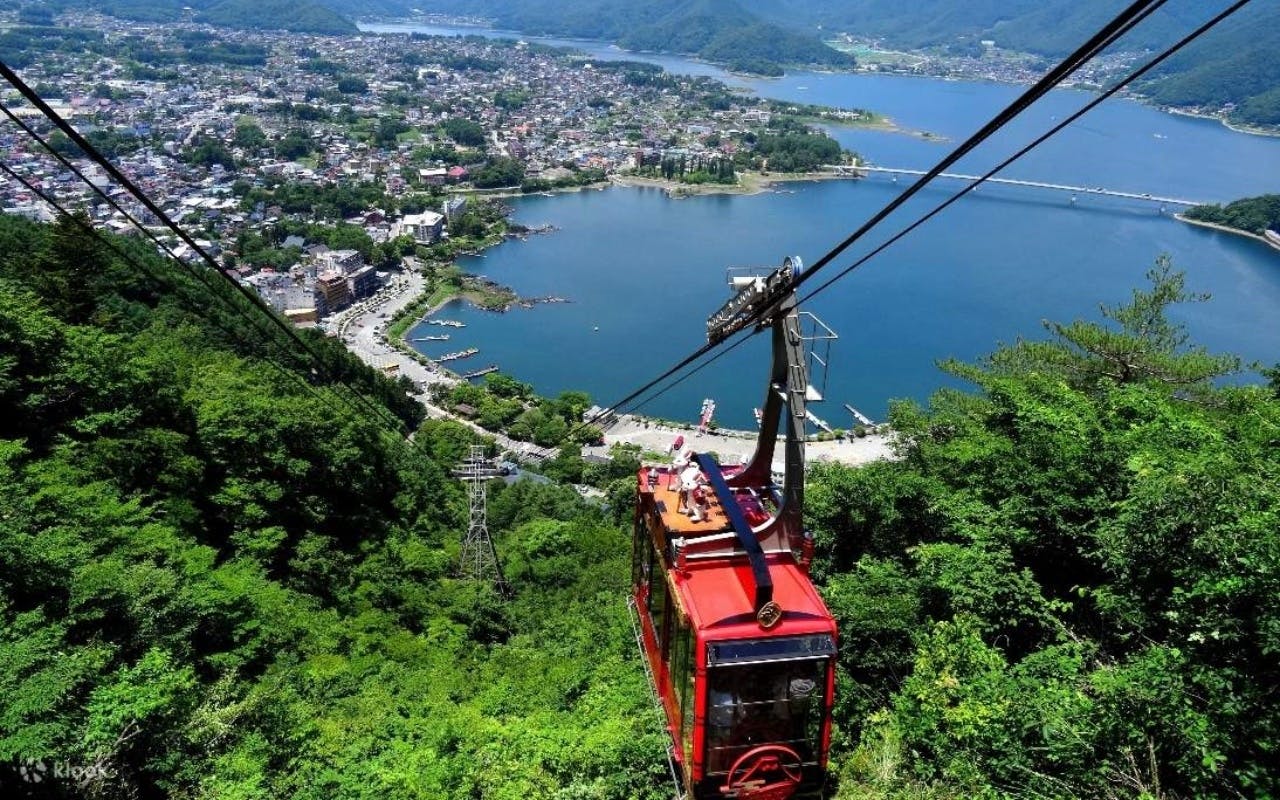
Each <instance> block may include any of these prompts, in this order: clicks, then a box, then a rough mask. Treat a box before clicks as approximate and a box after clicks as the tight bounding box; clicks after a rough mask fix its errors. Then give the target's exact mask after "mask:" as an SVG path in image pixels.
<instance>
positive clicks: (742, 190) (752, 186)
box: [609, 172, 861, 198]
mask: <svg viewBox="0 0 1280 800" xmlns="http://www.w3.org/2000/svg"><path fill="white" fill-rule="evenodd" d="M739 174H740V175H741V176H742V180H741V181H740V182H739V183H734V184H727V183H697V184H693V183H681V182H680V181H675V180H668V179H666V178H646V177H642V176H639V175H614V176H612V177H611V178H610V179H609V182H610V183H612V184H613V185H614V186H621V187H624V188H631V189H661V190H662V191H665V192H666V193H667V194H668V196H670V197H672V198H681V197H701V196H706V195H726V194H727V195H740V196H743V197H749V196H751V195H757V194H763V193H764V192H767V191H769V190H770V189H772V188H773V186H774V185H775V184H780V183H811V182H817V181H837V180H859V179H860V178H861V176H859V175H854V174H846V173H840V172H769V173H764V174H761V173H758V172H754V173H747V172H743V173H739Z"/></svg>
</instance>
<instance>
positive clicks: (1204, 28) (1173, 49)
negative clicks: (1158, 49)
mask: <svg viewBox="0 0 1280 800" xmlns="http://www.w3.org/2000/svg"><path fill="white" fill-rule="evenodd" d="M1164 1H1165V0H1160V2H1157V3H1154V4H1153V5H1152V6H1151V7H1150V8H1148V9H1146V10H1145V11H1143V12H1142V13H1140V14H1139V15H1138V16H1137V17H1136V18H1135V19H1134V20H1133V21H1132V22H1131V23H1129V24H1127V25H1126V26H1125V27H1124V28H1123V29H1122V30H1120V31H1118V32H1117V33H1116V34H1115V35H1114V36H1112V37H1111V38H1110V40H1109V41H1107V42H1105V43H1104V44H1101V45H1100V46H1098V47H1097V48H1095V49H1094V53H1095V54H1096V53H1097V52H1100V51H1101V50H1103V49H1105V48H1106V47H1108V46H1109V45H1110V44H1112V43H1114V41H1115V40H1116V39H1118V38H1119V37H1120V36H1123V35H1124V34H1125V33H1127V32H1128V31H1129V30H1131V29H1132V27H1133V26H1134V25H1136V24H1137V23H1139V22H1141V21H1142V19H1145V18H1146V16H1148V15H1149V14H1150V13H1151V12H1153V11H1155V10H1156V9H1157V8H1159V7H1160V6H1161V5H1163V4H1164ZM1249 2H1250V0H1237V2H1235V3H1234V4H1232V5H1231V6H1229V7H1227V8H1226V9H1224V10H1223V11H1222V12H1220V13H1219V14H1217V15H1216V16H1214V17H1213V18H1212V19H1210V20H1208V21H1207V22H1205V23H1204V24H1202V25H1201V26H1200V27H1198V28H1196V29H1195V30H1194V31H1193V32H1191V33H1190V34H1188V35H1187V36H1185V37H1183V38H1182V39H1181V40H1179V41H1178V42H1177V43H1176V44H1174V45H1172V46H1170V47H1169V48H1167V49H1166V50H1164V51H1163V52H1162V53H1160V54H1159V55H1158V56H1156V57H1155V58H1154V59H1152V60H1151V61H1150V62H1148V63H1147V64H1146V65H1144V66H1143V67H1142V68H1140V69H1138V70H1136V71H1135V72H1133V73H1130V74H1129V75H1128V76H1127V77H1126V78H1124V79H1123V80H1122V81H1120V83H1118V84H1117V85H1115V86H1113V87H1112V88H1110V89H1108V90H1107V91H1106V92H1105V93H1103V94H1102V95H1101V96H1099V97H1097V98H1095V99H1094V100H1092V101H1090V102H1089V103H1088V104H1086V105H1085V106H1084V107H1083V108H1081V109H1080V110H1079V111H1077V112H1075V113H1074V114H1072V115H1071V116H1070V117H1069V118H1067V119H1066V120H1064V121H1063V122H1062V123H1060V124H1058V125H1056V126H1054V127H1053V128H1052V129H1051V130H1049V131H1048V132H1047V133H1045V134H1043V135H1042V136H1040V137H1039V138H1037V139H1036V140H1035V141H1033V142H1032V143H1031V144H1029V145H1027V146H1025V147H1023V148H1022V149H1021V150H1019V151H1018V152H1017V153H1016V154H1015V155H1013V156H1011V157H1010V158H1008V159H1006V160H1005V161H1003V162H1001V164H1000V165H998V166H997V167H995V168H994V169H992V170H990V171H988V172H987V173H986V174H984V175H982V176H981V177H980V178H979V179H978V180H976V181H974V182H973V183H972V184H970V185H969V186H967V187H965V188H964V189H963V190H961V191H960V192H957V193H956V194H955V195H953V196H952V197H951V198H949V199H948V200H947V201H945V202H944V203H942V204H941V205H939V206H937V207H936V208H934V209H933V210H932V211H930V212H929V213H928V214H927V215H925V216H924V217H922V218H920V219H918V220H917V221H916V222H914V223H912V224H911V225H910V226H908V227H907V228H906V229H904V230H902V231H899V232H898V233H897V234H895V235H894V236H893V237H892V238H891V239H889V240H888V241H886V242H885V243H883V244H882V245H880V246H879V247H877V248H876V249H875V250H874V251H872V252H871V253H869V254H868V255H866V256H864V257H863V258H861V259H859V260H858V261H857V262H855V263H854V264H853V265H851V266H849V267H847V268H846V269H844V270H843V271H842V272H840V274H838V275H836V276H835V277H834V278H832V279H830V280H828V281H827V282H826V283H824V284H822V285H821V286H820V287H818V289H816V290H814V291H813V292H810V293H809V294H807V295H805V296H804V297H802V298H801V299H800V301H799V302H801V303H803V302H806V301H808V300H809V299H811V298H813V297H814V296H815V295H817V294H818V293H819V292H821V291H823V290H825V289H827V288H828V287H829V286H831V284H833V283H835V281H837V280H839V279H840V278H842V277H844V276H845V275H847V274H848V273H849V272H852V271H853V270H854V269H856V268H857V267H859V266H861V265H862V264H864V263H866V261H868V260H870V259H871V258H872V257H874V256H875V255H877V254H879V253H880V252H882V251H884V250H885V249H886V248H888V247H889V246H890V245H892V244H893V243H895V242H897V241H898V240H900V239H902V238H903V237H904V236H906V235H907V234H909V233H910V232H911V231H913V230H915V229H916V228H918V227H920V225H922V224H924V223H925V222H926V221H928V220H929V219H931V218H933V217H934V216H936V215H937V214H938V213H940V212H941V211H942V210H943V209H944V208H946V207H948V206H950V205H951V204H952V203H954V202H956V201H957V200H959V199H960V198H961V197H963V196H964V195H966V194H968V193H969V192H972V191H973V190H974V189H976V188H977V187H978V186H979V185H980V184H982V183H984V182H985V181H986V180H988V179H989V178H990V177H992V176H993V175H995V174H996V173H997V172H999V171H1000V170H1002V169H1004V168H1005V167H1007V166H1008V165H1009V164H1012V163H1013V162H1014V161H1017V160H1018V159H1020V158H1021V157H1022V156H1024V155H1026V154H1027V153H1028V152H1030V151H1031V150H1032V149H1034V148H1035V147H1037V146H1039V145H1040V144H1042V143H1043V142H1044V141H1045V140H1047V139H1048V138H1050V137H1051V136H1053V135H1055V134H1056V133H1058V132H1059V131H1061V130H1062V129H1063V128H1065V127H1066V126H1067V125H1069V124H1070V123H1071V122H1073V121H1075V120H1077V119H1079V118H1080V117H1081V116H1083V115H1084V114H1085V113H1087V112H1088V111H1090V110H1092V109H1093V108H1095V107H1096V106H1097V105H1098V104H1099V103H1101V102H1102V101H1104V100H1106V99H1108V98H1110V97H1111V96H1113V95H1115V94H1116V93H1117V92H1119V91H1120V90H1121V89H1123V88H1125V87H1126V86H1128V85H1129V84H1131V83H1132V82H1133V81H1135V80H1137V79H1139V78H1141V77H1142V76H1143V75H1145V74H1147V73H1148V72H1150V71H1151V70H1152V69H1154V68H1155V67H1157V66H1159V65H1160V64H1161V63H1163V62H1164V61H1165V60H1167V59H1168V58H1169V57H1170V56H1172V55H1174V54H1175V53H1177V52H1178V51H1179V50H1181V49H1182V48H1183V47H1185V46H1186V45H1188V44H1190V43H1191V42H1192V41H1194V40H1195V39H1197V38H1199V37H1200V36H1202V35H1204V34H1205V33H1206V32H1208V31H1209V30H1210V29H1211V28H1213V27H1214V26H1216V25H1217V24H1219V23H1220V22H1222V21H1223V20H1225V19H1226V18H1227V17H1229V16H1231V15H1232V14H1234V13H1236V12H1237V11H1239V10H1240V9H1241V8H1243V7H1244V6H1246V5H1248V3H1249ZM943 169H945V166H943V167H942V168H940V169H939V168H935V170H931V172H933V171H937V172H941V171H942V170H943ZM923 180H924V179H923V178H922V181H923ZM920 183H921V181H917V184H920ZM915 188H916V187H912V189H915ZM878 216H881V215H878ZM883 216H887V214H884V215H883ZM864 228H866V226H864ZM867 230H869V228H867ZM854 238H856V237H850V239H846V243H842V244H841V246H839V247H837V248H836V249H835V250H833V251H832V252H831V253H828V256H834V254H837V253H838V252H840V251H842V250H843V249H845V248H846V247H847V246H848V244H851V243H852V241H851V240H852V239H854ZM824 258H825V259H826V261H825V262H824V264H825V263H829V261H830V260H831V258H827V257H824ZM813 271H814V268H810V270H808V271H807V272H805V273H803V274H802V275H801V277H800V281H801V282H803V281H804V280H805V279H806V278H807V277H808V276H809V275H812V274H813ZM759 332H760V331H759V330H754V331H750V332H748V333H747V334H746V335H745V336H743V337H742V338H740V339H738V340H737V341H736V342H734V344H733V345H731V346H730V347H728V348H726V349H725V350H724V351H722V352H720V353H718V354H717V355H716V356H714V357H712V358H711V359H708V360H707V361H706V362H704V363H703V364H701V365H699V366H698V367H697V368H695V369H694V370H693V372H691V373H689V374H688V375H685V376H683V377H681V378H678V379H677V380H675V381H673V382H672V383H670V384H668V385H667V386H665V387H663V388H661V389H659V390H658V391H657V392H655V393H654V394H653V395H651V396H650V397H647V398H645V399H644V400H643V401H640V402H639V403H638V404H636V405H637V407H638V406H640V405H646V404H648V403H650V402H653V401H654V400H656V399H657V398H658V397H660V396H662V395H663V394H665V393H666V392H668V391H670V390H671V389H672V388H674V387H675V386H677V385H679V384H680V383H682V382H683V381H684V380H686V379H687V378H688V377H690V376H691V375H692V374H694V373H696V372H698V371H700V370H702V369H703V368H705V367H707V366H709V365H710V364H712V363H714V362H715V361H717V360H719V359H720V358H721V357H722V356H724V355H727V354H728V352H730V351H732V350H734V349H736V348H737V347H738V346H739V345H741V344H742V343H743V342H744V341H746V340H747V339H749V338H751V337H753V336H755V335H756V334H757V333H759ZM725 341H728V340H724V341H721V342H719V343H718V344H724V343H725ZM715 346H716V345H704V346H702V347H700V348H699V349H698V350H697V351H696V352H695V353H694V354H692V355H691V356H689V357H688V358H686V359H684V360H683V361H681V362H680V363H679V364H677V365H676V366H675V367H672V368H671V369H669V370H667V371H666V372H664V373H663V374H662V375H660V376H658V377H657V378H655V379H654V380H652V381H650V382H649V383H647V384H645V385H644V386H643V387H641V388H640V389H638V390H637V391H635V392H632V393H631V394H630V395H628V396H627V397H625V398H623V399H622V400H620V401H618V403H617V404H615V406H614V408H618V407H620V406H624V405H626V404H628V403H631V402H632V401H634V400H636V398H638V397H640V396H641V395H644V394H645V393H647V392H649V391H650V390H651V389H653V388H654V387H655V386H657V385H658V384H660V383H662V382H663V381H665V380H666V379H668V378H670V377H671V376H672V375H674V374H676V373H677V372H679V371H680V370H682V369H683V368H684V367H685V366H688V364H689V363H692V362H693V361H696V360H697V359H699V358H701V357H702V356H704V355H706V353H707V352H709V351H710V350H712V349H714V347H715ZM593 421H594V420H593Z"/></svg>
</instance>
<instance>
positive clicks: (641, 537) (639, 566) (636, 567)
mask: <svg viewBox="0 0 1280 800" xmlns="http://www.w3.org/2000/svg"><path fill="white" fill-rule="evenodd" d="M648 532H649V531H648V528H647V527H646V526H645V521H644V518H643V517H637V518H636V524H635V530H634V531H633V533H632V537H631V583H632V584H633V585H634V586H639V585H640V584H641V583H642V582H644V581H647V580H648V578H649V573H648V567H649V562H648V556H649V537H648V536H647V534H648Z"/></svg>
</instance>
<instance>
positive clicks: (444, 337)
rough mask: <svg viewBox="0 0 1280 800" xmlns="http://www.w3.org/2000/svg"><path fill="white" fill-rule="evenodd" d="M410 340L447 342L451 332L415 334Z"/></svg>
mask: <svg viewBox="0 0 1280 800" xmlns="http://www.w3.org/2000/svg"><path fill="white" fill-rule="evenodd" d="M409 341H411V342H447V341H449V334H447V333H446V334H444V335H442V336H415V337H413V338H412V339H410V340H409Z"/></svg>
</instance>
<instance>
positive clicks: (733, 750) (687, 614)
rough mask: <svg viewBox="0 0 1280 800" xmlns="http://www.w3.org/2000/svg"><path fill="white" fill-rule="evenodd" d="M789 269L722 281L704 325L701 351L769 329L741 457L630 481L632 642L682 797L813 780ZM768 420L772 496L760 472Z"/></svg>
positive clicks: (797, 363) (825, 693) (809, 622)
mask: <svg viewBox="0 0 1280 800" xmlns="http://www.w3.org/2000/svg"><path fill="white" fill-rule="evenodd" d="M799 274H800V264H799V261H798V259H793V258H788V259H787V260H786V261H785V262H783V267H782V268H781V269H779V270H777V271H775V272H774V273H772V274H771V275H768V276H761V277H750V278H745V279H743V278H739V279H737V280H735V281H734V282H733V285H734V286H736V287H737V288H739V292H738V294H737V295H735V297H734V298H733V299H731V300H730V301H729V302H728V303H727V304H726V305H725V306H724V308H722V309H721V310H720V311H719V312H717V313H716V314H715V315H713V316H712V317H711V318H710V320H709V321H708V323H707V328H708V339H709V340H710V341H712V342H716V341H720V340H723V339H724V338H726V337H728V336H729V335H731V334H732V333H734V332H736V331H738V330H741V329H743V328H745V327H747V326H748V325H757V326H758V327H759V328H762V329H763V328H765V327H770V328H772V330H773V366H772V374H771V376H770V383H769V389H768V395H767V397H766V400H765V411H764V414H763V416H762V424H761V430H760V438H759V441H758V443H757V446H756V452H755V455H754V457H753V458H752V460H751V461H750V462H749V463H747V464H746V465H745V466H742V467H735V468H722V467H720V466H719V465H718V464H717V463H716V462H715V460H714V459H713V458H711V457H710V456H709V455H707V454H702V453H699V454H695V455H693V456H692V458H691V463H692V466H686V465H685V464H684V463H683V462H684V459H677V463H676V464H675V465H673V466H672V467H663V468H659V467H650V468H643V469H641V471H640V473H639V476H638V485H637V492H636V513H635V530H634V542H633V555H632V583H633V592H632V598H631V600H632V604H633V607H634V609H635V611H636V618H637V622H638V629H637V639H638V641H639V643H640V647H641V649H642V651H643V655H644V658H645V662H646V666H647V668H648V671H649V673H650V678H651V679H652V681H653V686H654V689H655V692H656V695H657V697H658V698H659V700H660V701H661V705H662V709H663V712H664V713H665V715H666V720H667V729H668V731H669V732H670V734H671V739H672V746H671V748H670V752H669V755H670V757H671V762H672V771H673V777H675V778H676V781H677V784H678V785H679V787H680V792H681V793H682V794H683V796H684V797H686V798H690V799H691V800H702V799H704V798H737V799H739V800H786V798H791V797H800V796H810V797H813V796H820V795H821V794H822V791H823V787H824V783H825V777H826V763H827V749H828V746H829V743H830V737H831V705H832V697H833V694H834V691H835V654H836V626H835V621H834V620H833V619H832V617H831V614H830V612H829V611H828V610H827V607H826V605H825V604H824V603H823V602H822V598H821V597H820V596H819V595H818V593H817V591H816V590H815V589H814V586H813V584H812V583H811V582H810V580H809V575H808V566H809V561H810V559H811V557H812V553H813V544H812V539H811V538H810V537H809V536H807V535H806V534H805V533H804V530H803V527H802V513H801V512H802V506H803V499H804V426H805V420H806V417H807V411H806V408H805V404H806V401H808V400H811V399H820V398H818V395H817V393H816V392H815V391H814V390H813V387H811V386H810V385H809V380H808V369H807V364H806V358H805V347H804V342H805V341H806V339H805V337H804V335H803V332H802V328H801V314H800V312H799V311H797V309H796V300H795V295H794V286H793V284H794V282H795V279H796V278H797V277H798V276H799ZM823 327H824V328H825V326H823ZM826 330H827V331H828V332H829V329H826ZM824 338H834V334H832V335H831V336H830V337H824ZM780 412H785V414H786V471H785V476H784V480H783V485H782V487H778V486H777V485H776V484H775V483H774V481H773V479H772V470H771V463H772V460H773V450H774V443H775V441H776V439H777V434H778V427H779V422H778V418H779V414H780ZM699 473H700V475H699ZM694 476H698V477H699V478H700V482H699V484H698V485H697V488H695V484H694V481H693V477H694ZM699 495H701V496H699ZM690 505H693V506H696V507H697V508H696V509H694V508H689V506H690ZM690 513H693V514H695V516H694V518H690V516H689V515H690Z"/></svg>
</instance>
